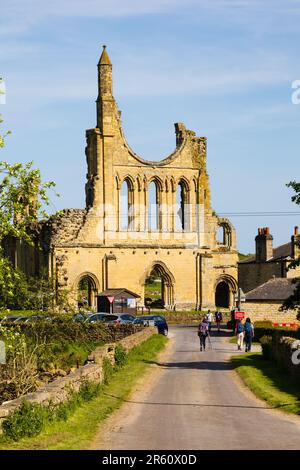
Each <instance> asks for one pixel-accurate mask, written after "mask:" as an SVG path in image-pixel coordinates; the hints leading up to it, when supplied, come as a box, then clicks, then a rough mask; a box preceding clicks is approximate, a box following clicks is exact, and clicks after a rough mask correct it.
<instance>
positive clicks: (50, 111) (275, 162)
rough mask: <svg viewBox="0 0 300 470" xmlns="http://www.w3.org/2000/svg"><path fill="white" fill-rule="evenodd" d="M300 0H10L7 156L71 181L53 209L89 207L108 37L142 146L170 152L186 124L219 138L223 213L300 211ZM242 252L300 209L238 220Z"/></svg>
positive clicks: (281, 229) (123, 103)
mask: <svg viewBox="0 0 300 470" xmlns="http://www.w3.org/2000/svg"><path fill="white" fill-rule="evenodd" d="M299 20H300V1H299V0H285V1H279V0H265V1H264V0H260V1H256V0H251V1H250V0H249V1H248V0H185V1H184V2H183V1H182V0H180V1H179V0H159V1H158V0H157V1H156V0H152V1H151V0H149V1H142V2H141V1H138V0H110V1H102V0H97V1H96V0H86V1H84V0H80V1H78V0H72V1H71V0H60V1H58V0H52V1H49V2H41V1H40V0H10V1H9V2H4V0H1V16H0V76H1V77H4V79H5V83H6V91H7V96H6V104H5V105H0V112H1V113H2V115H3V117H4V119H5V126H6V128H7V129H11V130H12V131H13V133H12V135H11V136H9V137H8V138H7V145H6V148H5V149H4V150H1V159H2V160H4V159H5V160H8V161H24V162H25V161H28V160H33V161H34V163H35V165H36V166H38V167H40V168H41V170H42V175H43V177H44V179H46V180H49V179H53V180H55V181H56V182H57V188H58V191H59V192H60V193H61V197H60V198H59V199H56V198H55V196H54V195H53V197H52V201H53V206H52V210H53V211H54V210H55V208H57V209H60V208H63V207H83V206H84V183H85V175H86V163H85V154H84V147H85V129H87V128H91V127H93V126H95V119H96V118H95V99H96V95H97V67H96V64H97V62H98V58H99V55H100V53H101V49H102V47H101V45H102V44H107V47H108V52H109V55H110V58H111V60H112V62H113V74H114V95H115V98H116V99H117V101H118V104H119V108H120V109H121V111H122V119H123V126H124V129H125V133H126V137H127V140H128V142H129V144H130V146H131V147H132V148H133V149H134V150H135V151H136V152H137V153H139V154H140V155H141V156H143V157H144V158H146V159H151V160H160V159H162V158H164V157H165V156H166V155H168V154H169V153H170V152H171V151H172V150H173V149H174V146H175V135H174V126H173V124H174V123H175V122H184V123H185V124H186V126H187V127H188V128H190V129H192V130H194V131H196V132H197V134H198V135H201V136H206V137H207V138H208V159H207V165H208V171H209V174H210V181H211V190H212V204H213V207H214V209H215V210H216V212H218V213H229V212H245V211H248V212H256V211H295V212H296V211H297V209H298V211H300V208H297V206H295V205H294V204H293V203H291V201H290V196H291V191H290V190H289V189H287V188H286V187H285V183H287V182H288V181H290V180H291V179H296V180H298V181H299V180H300V175H299V173H300V171H299V170H300V158H299V148H300V105H295V104H293V103H292V101H291V95H292V91H293V90H292V88H291V85H292V82H293V81H294V80H297V79H300V61H299V51H298V49H299V46H298V45H299V42H300V28H299ZM231 220H232V222H233V223H234V225H235V226H236V229H237V237H238V247H239V249H240V250H241V251H242V252H251V251H253V249H254V237H255V235H256V233H257V227H259V226H270V228H271V232H272V234H273V236H274V244H275V245H279V244H281V243H285V242H286V241H288V240H289V238H290V236H291V234H292V231H293V227H294V225H300V216H296V215H294V216H288V217H232V218H231Z"/></svg>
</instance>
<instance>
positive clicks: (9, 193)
mask: <svg viewBox="0 0 300 470" xmlns="http://www.w3.org/2000/svg"><path fill="white" fill-rule="evenodd" d="M2 122H3V119H2V118H1V116H0V124H1V123H2ZM9 133H10V132H6V133H3V132H1V131H0V148H1V147H3V146H4V143H5V137H6V136H7V135H8V134H9ZM54 186H55V183H54V182H53V181H49V182H45V183H42V182H41V173H40V170H39V169H35V168H33V162H29V163H26V164H22V163H13V164H11V163H8V162H5V161H0V307H9V308H21V305H23V307H25V305H24V304H25V303H26V296H25V292H26V289H27V287H28V286H27V283H26V278H25V276H24V274H23V273H21V272H20V271H19V270H16V269H14V267H13V266H12V264H11V262H10V261H9V260H8V259H7V258H6V257H5V256H4V252H3V242H4V240H5V238H6V237H15V238H19V239H23V240H25V241H26V242H27V243H29V244H33V243H34V239H35V236H36V230H35V229H36V228H37V225H38V220H39V218H40V217H43V218H47V217H48V214H47V212H46V209H45V208H46V207H47V206H48V205H49V202H50V201H49V197H48V194H47V193H48V190H49V189H50V188H53V187H54Z"/></svg>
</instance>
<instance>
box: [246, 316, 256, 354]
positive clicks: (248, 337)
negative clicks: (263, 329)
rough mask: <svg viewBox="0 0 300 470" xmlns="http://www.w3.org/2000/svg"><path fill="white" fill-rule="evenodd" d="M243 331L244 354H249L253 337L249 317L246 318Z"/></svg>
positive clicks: (252, 328)
mask: <svg viewBox="0 0 300 470" xmlns="http://www.w3.org/2000/svg"><path fill="white" fill-rule="evenodd" d="M244 329H245V345H246V349H245V352H249V351H251V346H252V341H253V336H254V327H253V324H252V323H251V320H250V318H249V317H248V318H246V323H245V325H244Z"/></svg>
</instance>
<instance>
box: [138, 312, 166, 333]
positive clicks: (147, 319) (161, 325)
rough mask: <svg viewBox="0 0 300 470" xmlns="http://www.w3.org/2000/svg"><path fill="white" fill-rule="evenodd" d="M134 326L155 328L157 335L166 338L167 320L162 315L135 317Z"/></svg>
mask: <svg viewBox="0 0 300 470" xmlns="http://www.w3.org/2000/svg"><path fill="white" fill-rule="evenodd" d="M134 324H136V325H151V324H153V325H154V326H156V327H157V331H158V333H160V334H162V335H165V336H167V334H168V331H169V327H168V323H167V320H166V319H165V317H164V316H163V315H143V316H141V317H137V318H136V319H135V320H134Z"/></svg>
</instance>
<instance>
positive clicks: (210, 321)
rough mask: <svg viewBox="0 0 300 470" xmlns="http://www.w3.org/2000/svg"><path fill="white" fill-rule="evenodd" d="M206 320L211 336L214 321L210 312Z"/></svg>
mask: <svg viewBox="0 0 300 470" xmlns="http://www.w3.org/2000/svg"><path fill="white" fill-rule="evenodd" d="M206 320H207V323H208V332H209V334H210V332H211V324H212V321H213V314H212V313H211V311H210V310H208V312H207V314H206Z"/></svg>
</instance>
